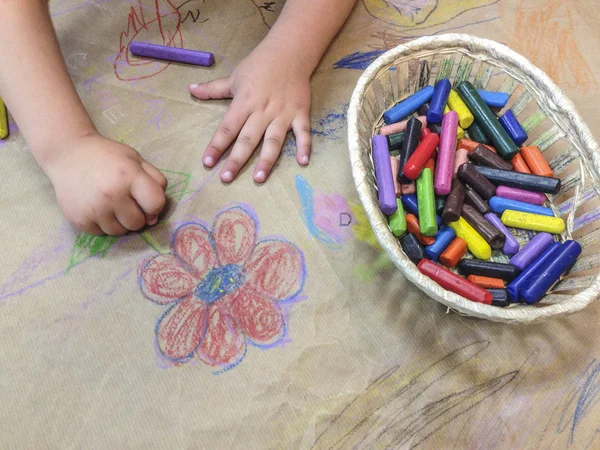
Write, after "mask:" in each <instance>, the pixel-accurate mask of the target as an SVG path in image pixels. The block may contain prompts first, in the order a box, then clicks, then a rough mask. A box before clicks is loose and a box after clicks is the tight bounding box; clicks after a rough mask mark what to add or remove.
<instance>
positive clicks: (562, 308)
mask: <svg viewBox="0 0 600 450" xmlns="http://www.w3.org/2000/svg"><path fill="white" fill-rule="evenodd" d="M451 48H455V49H457V50H458V49H460V48H463V49H465V50H467V51H470V52H473V53H479V54H485V55H486V58H488V59H489V60H492V61H493V60H497V61H502V62H506V63H508V64H509V65H512V66H516V67H517V68H518V69H519V70H520V71H521V72H522V73H523V74H525V75H526V76H527V77H529V78H530V79H531V80H532V81H533V82H534V83H535V87H536V88H537V89H539V90H540V91H541V92H542V93H543V94H544V95H545V96H546V97H547V100H548V102H547V104H545V106H546V107H547V108H548V109H549V110H550V111H551V114H550V115H552V114H554V115H555V116H556V117H559V116H565V115H566V116H567V119H568V123H569V129H570V130H571V133H573V132H574V133H575V134H576V136H577V137H578V139H579V141H580V142H581V143H582V145H583V150H584V151H585V152H586V153H587V154H586V155H585V156H586V157H587V159H588V161H589V162H590V163H591V165H592V167H591V168H590V171H591V172H595V173H594V174H593V175H594V176H595V180H594V183H595V185H596V189H599V188H598V180H600V155H599V154H598V152H597V150H598V144H597V143H596V141H595V140H594V138H593V136H592V134H591V132H590V129H589V128H588V126H587V125H586V124H585V123H584V122H583V120H582V118H581V117H580V116H579V114H578V113H577V111H576V110H575V107H574V105H573V104H572V103H571V101H570V100H569V99H568V98H567V97H566V96H565V95H564V94H563V93H562V92H561V91H560V89H559V88H558V86H556V84H554V82H553V81H552V80H551V79H550V78H549V77H548V75H546V74H545V73H544V72H543V71H542V70H540V69H539V68H537V67H536V66H534V65H533V64H532V63H531V62H530V61H528V60H527V59H526V58H525V57H523V56H522V55H519V54H518V53H516V52H515V51H513V50H511V49H510V48H508V47H506V46H505V45H502V44H500V43H498V42H496V41H492V40H489V39H483V38H478V37H475V36H471V35H468V34H454V33H452V34H444V35H440V36H433V37H422V38H419V39H416V40H414V41H411V42H409V43H407V44H402V45H399V46H397V47H395V48H393V49H391V50H389V51H387V52H385V53H383V54H382V55H381V56H379V57H378V58H377V59H376V60H375V61H374V62H373V63H371V65H370V66H369V67H368V68H367V69H366V70H365V71H364V73H363V74H362V75H361V77H360V78H359V80H358V82H357V84H356V87H355V89H354V92H353V94H352V98H351V101H350V105H349V108H348V144H349V152H350V162H351V165H352V176H353V178H354V182H355V185H356V188H357V191H358V194H359V198H360V201H361V203H362V204H363V207H364V208H365V211H366V214H367V217H368V218H369V222H370V224H371V227H372V228H373V231H374V233H375V237H376V238H377V241H378V242H379V243H380V245H381V246H382V247H383V249H384V250H385V251H386V253H387V254H388V256H390V258H391V260H392V262H393V263H394V265H395V266H396V267H398V268H399V269H400V271H401V272H402V273H403V275H404V276H405V277H406V278H407V279H408V280H409V281H411V282H412V283H413V284H415V285H416V286H417V287H419V288H420V289H421V290H422V291H423V292H425V293H426V294H427V295H428V296H429V297H432V298H433V299H435V300H437V301H438V302H440V303H442V304H444V305H446V306H448V307H450V308H452V309H454V310H455V311H457V312H458V313H460V314H465V315H469V316H474V317H478V318H484V319H488V320H492V321H498V322H506V323H529V322H534V321H539V320H542V319H547V318H550V317H553V316H558V315H565V314H571V313H574V312H577V311H579V310H581V309H583V308H585V307H586V306H587V305H588V304H589V303H591V302H592V301H593V300H595V299H596V298H598V296H599V295H600V273H599V274H598V275H597V276H596V279H595V280H594V281H593V283H591V284H590V286H589V287H588V288H586V289H585V290H583V291H582V292H579V293H578V294H576V295H574V296H573V297H571V298H570V299H568V300H565V301H562V302H560V303H556V304H551V305H544V306H543V307H516V308H515V307H512V308H511V307H509V308H498V307H494V306H490V305H485V304H481V303H475V302H472V301H470V300H467V299H465V298H463V297H462V296H459V295H457V294H455V293H453V292H450V291H446V290H445V289H443V288H441V287H440V286H439V285H438V284H437V283H435V282H434V281H433V280H431V279H430V278H428V277H426V276H424V275H423V274H421V273H420V272H419V270H418V269H417V267H416V266H415V265H414V264H413V263H412V262H410V260H409V259H408V258H407V257H406V256H405V255H404V254H403V253H402V251H401V249H400V246H399V245H398V244H397V240H395V238H394V237H393V235H392V233H391V231H390V230H389V227H388V224H387V219H386V217H385V216H384V215H383V213H381V211H380V210H379V205H378V203H377V200H376V198H374V197H373V196H372V195H371V193H370V191H369V186H368V183H367V180H366V173H367V171H368V170H369V169H368V168H367V167H365V165H364V164H363V162H362V160H361V144H360V140H359V129H358V118H359V114H358V113H359V111H360V109H359V108H360V107H361V105H362V99H363V96H364V94H365V91H366V89H367V87H368V86H369V84H370V83H371V81H373V79H375V78H376V76H377V74H378V73H379V72H380V71H381V70H382V69H383V68H385V67H386V66H388V65H390V64H391V63H392V62H393V61H395V60H397V59H399V58H406V57H409V56H410V55H411V54H414V53H415V52H420V51H424V50H442V49H451ZM382 113H383V111H382ZM555 122H556V121H555ZM371 212H372V213H371Z"/></svg>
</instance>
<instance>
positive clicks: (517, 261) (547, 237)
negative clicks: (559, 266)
mask: <svg viewBox="0 0 600 450" xmlns="http://www.w3.org/2000/svg"><path fill="white" fill-rule="evenodd" d="M553 242H554V238H553V237H552V235H551V234H550V233H538V234H536V235H535V236H534V237H533V239H531V240H530V241H529V242H528V243H527V244H526V245H525V247H523V249H522V250H521V251H520V252H519V253H517V254H516V255H515V256H513V257H512V258H510V261H509V262H510V263H511V264H512V265H513V266H517V267H518V268H519V269H521V270H524V269H525V267H527V266H528V265H529V264H531V263H532V262H533V261H534V260H535V259H536V258H537V257H538V256H540V255H541V254H542V253H543V252H544V250H546V249H547V248H548V247H550V244H552V243H553Z"/></svg>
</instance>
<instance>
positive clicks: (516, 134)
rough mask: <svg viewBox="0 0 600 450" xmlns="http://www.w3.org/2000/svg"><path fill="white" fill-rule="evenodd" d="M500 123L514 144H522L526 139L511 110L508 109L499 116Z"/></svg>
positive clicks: (525, 134)
mask: <svg viewBox="0 0 600 450" xmlns="http://www.w3.org/2000/svg"><path fill="white" fill-rule="evenodd" d="M500 125H502V126H503V127H504V129H505V130H506V132H507V133H508V135H509V136H510V138H511V139H512V140H513V142H514V143H515V144H517V145H522V144H524V143H525V141H526V140H527V133H526V132H525V130H524V129H523V127H522V126H521V124H520V123H519V121H518V120H517V118H516V117H515V115H514V114H513V112H512V110H510V109H509V110H507V111H506V112H505V113H504V114H503V115H502V116H500Z"/></svg>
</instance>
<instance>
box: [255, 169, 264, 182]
mask: <svg viewBox="0 0 600 450" xmlns="http://www.w3.org/2000/svg"><path fill="white" fill-rule="evenodd" d="M254 177H255V178H256V181H265V178H266V175H265V171H264V170H259V171H258V172H256V175H254Z"/></svg>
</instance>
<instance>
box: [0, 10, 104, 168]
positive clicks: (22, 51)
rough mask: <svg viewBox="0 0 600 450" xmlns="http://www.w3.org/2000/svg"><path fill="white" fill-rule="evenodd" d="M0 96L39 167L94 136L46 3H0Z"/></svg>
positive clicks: (93, 129) (92, 126)
mask: <svg viewBox="0 0 600 450" xmlns="http://www.w3.org/2000/svg"><path fill="white" fill-rule="evenodd" d="M0 96H2V97H3V98H4V100H5V102H6V104H7V106H8V108H9V110H10V112H11V114H12V115H13V117H14V118H15V120H16V122H17V124H18V125H19V128H20V129H21V132H22V133H23V135H24V137H25V139H26V141H27V143H28V145H29V147H30V148H31V150H32V151H33V153H34V156H35V158H36V159H37V160H38V162H39V163H41V164H42V163H45V162H46V161H48V160H49V159H52V157H53V156H54V155H56V153H60V152H63V151H66V150H67V149H68V147H69V142H72V141H73V140H75V139H78V138H80V137H82V136H85V135H88V134H91V133H94V132H95V128H94V125H93V124H92V121H91V119H90V117H89V116H88V114H87V112H86V111H85V109H84V107H83V104H82V103H81V100H80V99H79V97H78V95H77V92H76V91H75V88H74V86H73V83H72V82H71V79H70V77H69V74H68V72H67V69H66V66H65V63H64V61H63V58H62V55H61V52H60V48H59V46H58V42H57V39H56V35H55V33H54V29H53V27H52V23H51V21H50V15H49V12H48V5H47V1H44V0H3V1H2V25H1V26H0Z"/></svg>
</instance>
